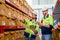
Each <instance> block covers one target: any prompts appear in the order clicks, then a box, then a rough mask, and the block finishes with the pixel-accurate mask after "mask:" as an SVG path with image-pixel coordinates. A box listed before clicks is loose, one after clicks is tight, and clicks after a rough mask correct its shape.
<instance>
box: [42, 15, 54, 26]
mask: <svg viewBox="0 0 60 40" xmlns="http://www.w3.org/2000/svg"><path fill="white" fill-rule="evenodd" d="M42 22H43V24H48V25H52V26H53V23H54V19H53V17H52V16H50V15H48V17H45V18H43V19H42Z"/></svg>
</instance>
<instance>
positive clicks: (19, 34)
mask: <svg viewBox="0 0 60 40" xmlns="http://www.w3.org/2000/svg"><path fill="white" fill-rule="evenodd" d="M18 32H19V33H18V40H24V31H23V30H18Z"/></svg>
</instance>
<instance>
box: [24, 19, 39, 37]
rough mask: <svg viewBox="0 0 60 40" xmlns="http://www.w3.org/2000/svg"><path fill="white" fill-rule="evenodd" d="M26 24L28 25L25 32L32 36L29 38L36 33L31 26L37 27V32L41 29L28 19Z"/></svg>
mask: <svg viewBox="0 0 60 40" xmlns="http://www.w3.org/2000/svg"><path fill="white" fill-rule="evenodd" d="M25 24H26V25H27V27H26V30H25V31H26V32H28V33H30V36H29V37H31V34H34V32H33V31H32V30H31V29H30V25H34V26H36V30H37V31H38V29H39V26H38V24H37V23H36V22H32V21H30V20H28V19H26V20H25Z"/></svg>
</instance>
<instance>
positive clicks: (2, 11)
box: [0, 3, 7, 16]
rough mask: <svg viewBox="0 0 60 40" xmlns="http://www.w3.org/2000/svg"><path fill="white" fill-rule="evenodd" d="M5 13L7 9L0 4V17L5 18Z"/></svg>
mask: <svg viewBox="0 0 60 40" xmlns="http://www.w3.org/2000/svg"><path fill="white" fill-rule="evenodd" d="M6 13H7V8H6V6H5V5H4V4H3V3H2V4H0V15H4V16H6Z"/></svg>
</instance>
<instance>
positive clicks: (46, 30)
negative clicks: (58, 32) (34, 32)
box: [41, 26, 52, 34]
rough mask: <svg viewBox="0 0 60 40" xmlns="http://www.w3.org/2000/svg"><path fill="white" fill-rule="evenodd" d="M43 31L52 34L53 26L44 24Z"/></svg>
mask: <svg viewBox="0 0 60 40" xmlns="http://www.w3.org/2000/svg"><path fill="white" fill-rule="evenodd" d="M41 31H42V34H52V26H50V28H47V27H44V26H42V27H41Z"/></svg>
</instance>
